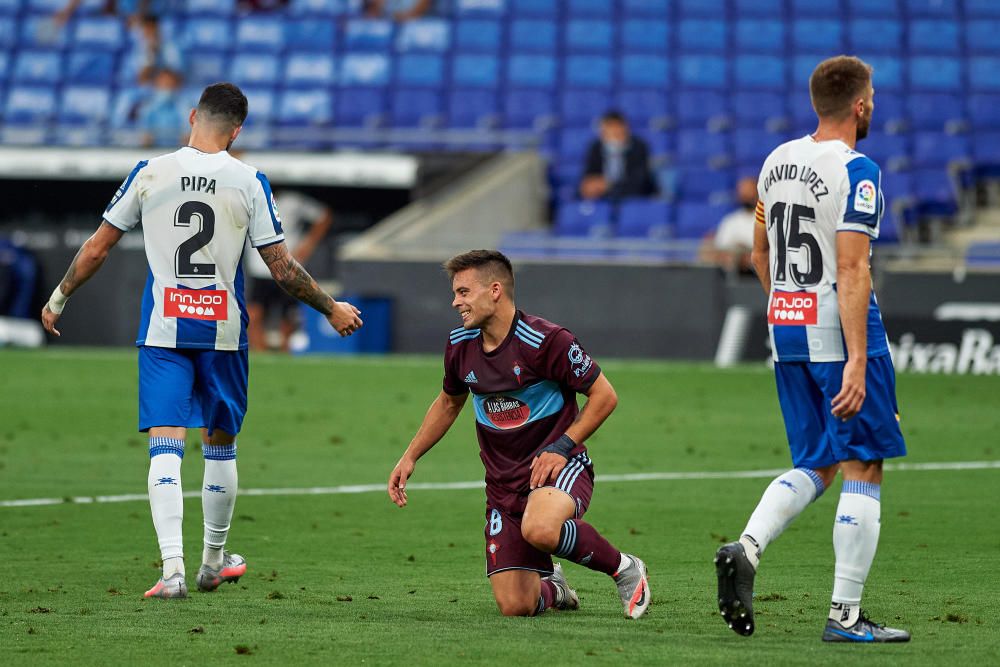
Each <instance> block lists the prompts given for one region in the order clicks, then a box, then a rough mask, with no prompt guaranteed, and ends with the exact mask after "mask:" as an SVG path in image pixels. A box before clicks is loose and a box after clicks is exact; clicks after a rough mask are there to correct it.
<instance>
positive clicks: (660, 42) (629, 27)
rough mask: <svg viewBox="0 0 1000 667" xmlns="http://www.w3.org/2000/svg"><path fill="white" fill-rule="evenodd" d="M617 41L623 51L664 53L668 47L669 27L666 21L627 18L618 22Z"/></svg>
mask: <svg viewBox="0 0 1000 667" xmlns="http://www.w3.org/2000/svg"><path fill="white" fill-rule="evenodd" d="M620 30H621V34H620V36H619V43H620V44H621V48H622V51H624V52H625V53H627V54H628V53H656V54H666V53H667V51H668V50H669V49H670V29H669V25H668V24H667V22H666V21H657V20H654V19H627V20H625V21H622V22H621V23H620Z"/></svg>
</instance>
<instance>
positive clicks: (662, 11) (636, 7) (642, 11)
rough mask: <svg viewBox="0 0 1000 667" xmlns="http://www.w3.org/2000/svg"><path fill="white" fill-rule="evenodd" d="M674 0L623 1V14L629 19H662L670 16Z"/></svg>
mask: <svg viewBox="0 0 1000 667" xmlns="http://www.w3.org/2000/svg"><path fill="white" fill-rule="evenodd" d="M672 4H674V2H673V0H621V6H622V12H623V13H624V14H625V15H626V16H628V17H629V18H633V17H649V18H659V19H662V18H663V17H664V16H669V15H670V6H671V5H672Z"/></svg>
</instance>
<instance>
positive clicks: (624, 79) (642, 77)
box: [618, 54, 670, 88]
mask: <svg viewBox="0 0 1000 667" xmlns="http://www.w3.org/2000/svg"><path fill="white" fill-rule="evenodd" d="M669 64H670V61H668V60H667V59H666V58H664V57H662V56H655V55H646V54H627V55H624V56H622V58H621V60H620V61H619V68H620V70H619V73H618V81H619V82H620V84H621V85H622V86H624V87H627V88H668V87H669V86H670V68H669Z"/></svg>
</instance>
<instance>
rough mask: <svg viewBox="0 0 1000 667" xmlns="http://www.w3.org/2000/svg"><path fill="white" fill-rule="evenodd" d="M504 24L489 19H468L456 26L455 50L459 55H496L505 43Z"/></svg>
mask: <svg viewBox="0 0 1000 667" xmlns="http://www.w3.org/2000/svg"><path fill="white" fill-rule="evenodd" d="M502 26H503V24H502V23H500V22H499V21H491V20H487V19H466V20H462V21H458V22H457V23H456V24H455V49H456V51H458V52H459V53H463V52H468V51H485V52H489V53H494V54H495V53H496V52H497V51H499V49H500V45H501V44H502V43H503V30H502Z"/></svg>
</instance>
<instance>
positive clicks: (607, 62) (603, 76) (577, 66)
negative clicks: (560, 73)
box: [564, 55, 614, 88]
mask: <svg viewBox="0 0 1000 667" xmlns="http://www.w3.org/2000/svg"><path fill="white" fill-rule="evenodd" d="M564 76H565V84H566V85H567V86H578V87H583V86H591V87H595V88H601V87H603V88H610V87H611V86H612V84H613V83H614V64H613V61H612V60H611V58H608V57H606V56H589V55H588V56H580V55H575V56H569V57H568V58H566V59H565V70H564Z"/></svg>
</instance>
